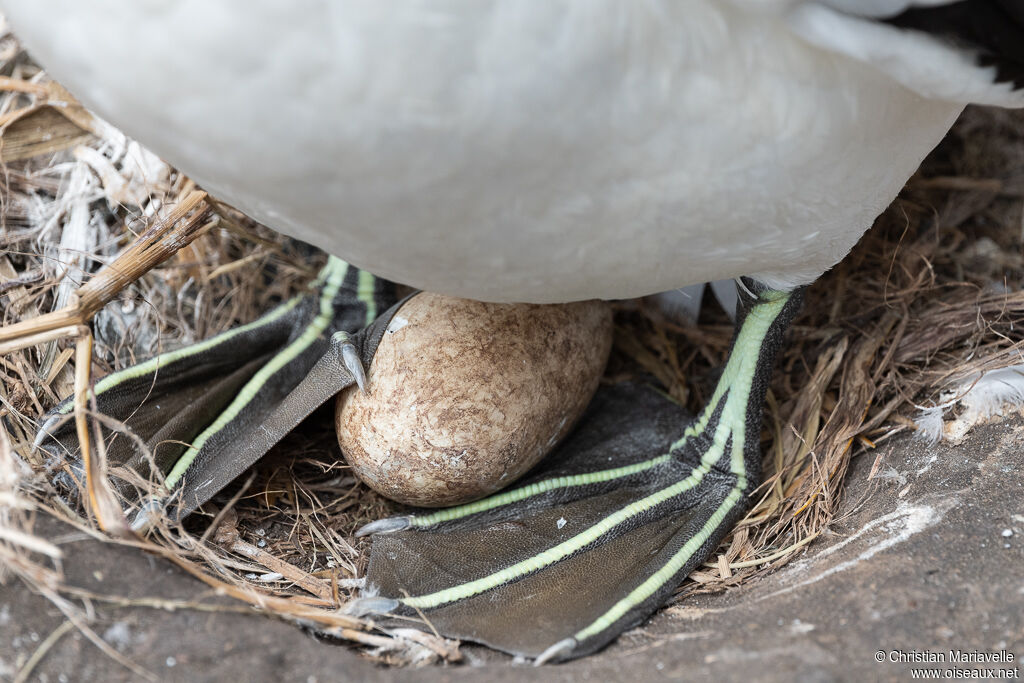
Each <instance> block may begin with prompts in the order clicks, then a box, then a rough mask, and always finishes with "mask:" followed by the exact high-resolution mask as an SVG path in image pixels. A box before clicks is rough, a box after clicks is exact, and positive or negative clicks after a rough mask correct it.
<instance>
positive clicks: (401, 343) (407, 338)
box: [336, 293, 612, 507]
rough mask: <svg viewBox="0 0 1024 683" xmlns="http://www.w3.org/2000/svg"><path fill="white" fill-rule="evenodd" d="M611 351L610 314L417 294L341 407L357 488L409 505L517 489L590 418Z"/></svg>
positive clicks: (593, 305)
mask: <svg viewBox="0 0 1024 683" xmlns="http://www.w3.org/2000/svg"><path fill="white" fill-rule="evenodd" d="M611 344H612V315H611V309H610V307H609V306H608V304H607V303H605V302H602V301H585V302H579V303H572V304H554V305H543V306H542V305H532V304H487V303H481V302H478V301H470V300H467V299H456V298H454V297H448V296H441V295H437V294H427V293H421V294H419V295H417V296H415V297H414V298H412V299H410V300H409V301H408V302H407V303H406V304H405V305H404V306H403V307H402V308H401V309H400V310H399V311H398V313H397V314H396V315H395V317H394V319H392V321H391V323H390V325H389V326H388V330H387V332H385V334H384V337H383V339H382V340H381V342H380V346H379V347H378V348H377V353H376V355H375V356H374V358H373V362H372V363H371V365H370V367H369V369H368V372H367V377H368V381H369V385H368V387H367V392H366V393H363V392H360V391H359V390H358V389H356V388H355V387H350V388H349V389H347V390H346V391H344V392H342V394H341V395H340V396H339V397H338V401H337V408H336V425H337V431H338V441H339V443H340V444H341V450H342V452H343V453H344V454H345V458H346V459H347V460H348V462H349V464H350V465H351V466H352V469H353V470H354V471H355V473H356V475H358V476H359V478H360V479H362V480H363V481H365V482H366V483H367V484H369V485H370V486H371V487H373V488H374V489H376V490H377V491H378V492H380V493H381V494H383V495H385V496H387V497H388V498H391V499H393V500H397V501H400V502H403V503H409V504H411V505H419V506H426V507H439V506H444V505H455V504H458V503H465V502H468V501H471V500H475V499H477V498H481V497H483V496H485V495H487V494H490V493H493V492H495V491H497V490H499V489H501V488H504V487H505V486H508V485H509V484H511V483H512V482H514V481H515V480H516V479H517V478H518V477H519V476H521V475H522V474H523V473H525V472H526V471H527V470H528V469H530V468H531V467H533V466H534V465H535V464H536V463H537V462H538V461H539V460H540V459H541V458H543V457H544V456H545V455H547V453H549V452H550V451H551V449H552V448H554V446H555V445H556V444H557V443H558V442H559V441H560V440H561V439H562V438H563V437H564V436H565V435H566V434H568V432H569V430H570V429H571V428H572V426H573V424H574V423H575V422H576V420H577V419H578V418H579V417H580V415H582V413H583V411H584V409H585V408H586V407H587V404H588V403H589V402H590V399H591V398H592V397H593V395H594V392H595V391H596V390H597V385H598V381H599V380H600V377H601V374H602V372H603V371H604V366H605V363H606V362H607V360H608V353H609V351H610V350H611Z"/></svg>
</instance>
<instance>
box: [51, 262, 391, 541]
mask: <svg viewBox="0 0 1024 683" xmlns="http://www.w3.org/2000/svg"><path fill="white" fill-rule="evenodd" d="M394 300H395V295H394V286H393V285H392V284H391V283H389V282H386V281H384V280H379V279H377V278H374V277H373V276H371V275H370V274H369V273H367V272H366V271H363V270H359V269H358V268H355V267H353V266H350V265H349V264H347V263H345V262H344V261H341V260H340V259H337V258H334V257H331V258H330V259H329V260H328V263H327V265H326V266H325V267H324V268H323V270H322V271H321V272H320V275H319V276H318V278H317V279H316V280H315V281H314V282H313V283H312V284H311V286H310V292H309V293H308V294H307V295H305V296H298V297H295V298H293V299H291V300H289V301H287V302H285V303H283V304H281V305H280V306H278V307H277V308H275V309H274V310H272V311H270V312H269V313H267V314H266V315H264V316H263V317H262V318H260V319H258V320H255V321H253V322H251V323H248V324H246V325H242V326H241V327H237V328H234V329H232V330H229V331H227V332H225V333H223V334H220V335H218V336H216V337H213V338H211V339H207V340H204V341H202V342H199V343H197V344H193V345H192V346H188V347H185V348H182V349H177V350H174V351H170V352H167V353H163V354H161V355H159V356H157V357H156V358H153V359H150V360H148V361H146V362H143V363H140V364H139V365H135V366H132V367H130V368H126V369H124V370H121V371H119V372H116V373H113V374H111V375H108V376H106V377H104V378H103V379H101V380H100V381H98V382H97V383H96V385H95V386H94V387H93V391H94V392H95V395H96V404H97V407H98V409H99V412H100V413H102V414H104V415H106V416H109V417H110V418H113V420H114V421H115V422H116V423H120V424H122V425H123V429H124V430H126V431H129V432H130V435H128V434H117V433H111V432H109V431H108V433H107V435H108V437H109V442H108V449H107V450H108V456H109V457H110V459H111V463H110V464H111V465H112V466H113V467H114V469H113V473H114V474H115V475H116V474H117V473H118V472H121V473H122V474H123V475H125V477H124V478H122V479H119V480H118V479H115V482H116V483H117V488H118V489H119V490H120V491H121V493H122V494H124V495H125V497H126V498H129V499H131V498H133V497H135V486H133V485H132V483H131V482H132V479H133V478H134V479H135V481H138V479H139V477H141V478H142V479H146V478H149V477H153V478H154V479H156V482H155V484H156V490H157V491H156V493H155V494H154V498H155V500H149V501H147V502H146V503H144V504H143V505H142V506H141V512H140V514H139V515H138V516H137V517H136V522H135V524H136V526H137V527H144V526H146V524H147V523H148V522H150V521H152V519H153V517H154V513H155V511H162V510H164V508H168V512H169V513H170V514H171V515H172V516H173V517H182V516H184V515H186V514H188V513H189V512H191V511H192V510H194V509H195V508H196V507H198V506H199V505H200V504H202V503H203V502H204V501H206V500H207V499H209V497H210V496H212V495H213V494H214V493H216V492H217V491H218V490H220V489H221V488H223V487H224V486H225V485H227V484H228V483H229V482H230V481H231V480H232V479H233V478H234V477H235V476H237V475H238V474H240V473H241V472H242V471H244V470H245V469H246V468H247V467H248V466H249V465H251V464H252V463H253V462H255V461H256V460H257V459H258V458H259V457H261V456H262V455H263V454H264V453H265V452H266V451H267V450H269V448H270V447H271V446H273V445H274V443H276V442H277V440H278V439H280V438H281V437H282V436H284V434H286V433H287V432H288V431H289V430H290V429H291V428H292V427H294V426H295V425H297V424H298V423H299V422H300V421H301V420H302V419H303V418H304V417H305V416H306V415H308V414H309V413H310V412H312V411H313V410H314V409H315V408H316V407H317V406H319V405H320V404H321V403H323V402H324V401H326V400H327V399H329V398H330V397H331V396H333V395H334V394H335V393H337V392H338V391H339V390H340V389H341V388H343V387H345V386H348V385H349V384H351V383H353V382H356V383H362V382H365V374H364V373H363V368H362V365H363V364H364V363H368V362H369V359H370V358H372V354H373V350H374V349H375V348H376V341H374V337H373V333H374V331H375V330H378V328H380V325H372V324H371V323H374V322H375V321H377V320H380V319H383V318H389V315H388V314H389V313H391V312H392V311H391V310H389V307H390V306H391V305H392V304H393V303H394ZM384 311H387V313H385V314H384V315H379V314H381V313H382V312H384ZM383 324H385V325H386V321H385V322H384V323H383ZM376 339H379V336H378V337H376ZM367 342H372V343H367ZM71 408H72V405H71V401H70V399H69V400H66V401H64V402H62V403H61V404H59V405H58V406H57V407H56V408H54V409H53V410H52V411H51V412H50V414H49V415H48V416H47V418H46V419H45V420H44V422H43V424H42V426H41V427H40V430H39V435H38V437H37V443H38V444H39V445H42V446H43V447H44V448H46V449H47V450H48V451H49V452H51V453H53V454H55V455H58V456H59V457H60V458H62V459H64V458H65V456H69V457H68V458H67V459H68V461H69V462H70V469H71V472H72V476H73V477H75V476H77V475H76V474H75V470H76V467H77V466H76V457H77V456H76V452H77V447H78V442H77V436H76V434H75V430H74V425H73V423H71V422H69V421H68V420H67V416H68V415H69V414H70V412H71ZM107 424H110V422H108V423H107ZM132 472H134V473H135V475H136V476H134V477H133V476H131V473H132Z"/></svg>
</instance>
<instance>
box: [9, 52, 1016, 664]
mask: <svg viewBox="0 0 1024 683" xmlns="http://www.w3.org/2000/svg"><path fill="white" fill-rule="evenodd" d="M0 74H3V75H2V76H0V130H2V137H0V159H2V162H3V174H2V176H0V183H2V194H0V199H2V220H3V222H2V226H0V247H2V251H0V307H2V309H0V310H2V320H0V322H2V323H3V325H5V326H7V327H6V328H5V329H4V330H0V350H2V351H4V352H6V353H5V354H4V355H0V583H4V582H9V581H11V580H12V575H13V576H14V577H17V578H19V579H20V580H22V581H25V582H27V583H29V584H30V585H31V586H32V587H33V588H34V589H35V590H37V591H38V592H40V593H42V594H43V595H46V596H47V597H49V598H50V599H51V600H52V601H53V602H54V604H56V605H57V606H58V607H59V608H60V609H61V610H62V611H64V613H65V614H66V615H67V616H68V618H69V620H71V621H72V622H73V623H74V624H75V625H76V626H77V627H78V628H80V629H82V630H83V632H85V633H86V635H89V637H90V638H91V639H92V640H93V641H94V642H97V641H99V643H102V640H101V639H98V637H96V636H95V634H94V633H92V632H91V629H90V626H89V621H88V618H87V612H86V611H85V610H84V609H83V608H82V606H81V605H80V604H79V602H80V597H79V596H78V595H77V594H76V592H75V588H74V587H73V586H69V585H68V584H66V583H65V582H64V579H63V574H62V572H61V565H60V563H59V558H60V556H61V552H60V549H59V548H58V547H56V546H54V545H52V544H51V543H49V542H48V541H46V540H45V539H44V538H40V537H38V536H36V535H34V534H33V532H32V529H33V520H34V519H35V516H36V515H37V514H38V513H39V512H40V511H43V512H45V513H47V514H50V515H53V516H55V517H58V518H60V519H62V520H64V521H66V522H68V523H70V524H73V525H74V526H76V527H78V528H79V529H82V530H84V531H86V532H87V533H89V534H90V535H92V536H94V537H96V538H101V539H103V540H105V541H107V542H109V543H121V544H130V545H134V546H138V547H142V548H144V549H146V550H148V551H150V552H152V553H155V554H157V555H160V556H162V557H164V558H167V559H168V560H170V561H172V562H174V563H175V564H177V565H178V566H180V567H182V568H184V569H186V570H187V571H189V572H191V573H192V574H194V575H195V576H196V577H198V578H199V579H200V580H201V581H203V582H204V583H205V584H207V585H209V586H212V587H215V588H217V589H218V590H219V591H220V592H221V593H224V594H228V595H231V596H233V597H235V598H237V599H238V600H240V601H242V602H243V603H246V604H248V605H250V606H251V609H252V610H253V611H258V612H263V613H267V614H272V615H275V616H277V617H279V618H284V619H288V620H291V621H294V622H296V623H301V624H304V625H312V626H314V627H315V628H316V629H317V630H318V631H319V632H321V633H323V634H325V635H327V636H331V637H334V638H337V639H339V640H341V641H345V642H348V643H351V644H352V646H353V647H355V648H357V649H358V650H359V651H360V653H361V654H362V655H363V656H366V657H370V658H373V659H376V660H378V661H381V662H385V663H388V664H424V663H429V662H436V661H457V660H458V659H459V658H460V656H461V655H460V648H459V644H458V643H456V642H453V641H449V640H445V639H443V638H440V637H438V636H437V635H434V634H431V633H430V632H429V630H428V631H426V632H421V631H418V630H411V629H398V630H394V629H392V630H385V629H382V628H380V627H378V626H377V625H375V624H374V623H373V622H372V621H370V620H367V619H361V618H355V617H352V616H348V615H346V614H345V613H344V611H343V609H342V608H343V606H344V605H345V604H346V602H347V601H349V600H351V599H352V598H353V597H355V593H356V591H357V589H358V587H359V585H360V582H359V577H360V576H362V575H363V573H364V571H365V568H366V563H367V555H368V551H369V544H368V542H367V541H366V540H365V539H356V538H355V536H354V531H355V530H356V529H357V528H358V527H360V526H361V525H363V524H364V523H366V522H369V521H371V520H373V519H377V518H379V517H382V516H388V515H390V514H396V513H398V512H400V510H399V509H398V507H397V505H396V504H394V503H391V502H389V501H387V500H384V499H382V498H381V497H379V496H378V495H377V494H375V493H374V492H373V491H371V490H370V489H368V488H367V487H365V486H364V485H362V484H361V483H359V482H358V481H357V480H356V479H355V478H354V477H353V476H352V475H351V473H350V472H349V470H348V468H347V466H346V465H345V463H344V461H343V460H341V459H340V457H339V453H338V449H337V445H336V441H335V438H334V435H333V426H332V423H331V421H330V417H329V416H325V415H323V414H314V416H312V417H311V418H310V419H309V420H308V421H307V422H306V423H305V424H304V427H303V428H302V429H300V430H297V431H296V432H295V433H293V434H291V435H290V436H288V437H287V438H286V439H285V440H284V441H283V442H282V443H281V444H279V445H278V446H276V447H275V448H274V449H273V450H272V451H271V452H270V453H269V454H268V455H267V456H266V457H265V458H264V459H263V460H262V461H261V462H260V463H259V464H258V465H257V466H256V467H255V468H254V469H253V470H252V471H251V472H250V473H249V474H247V475H244V476H243V477H242V478H241V480H239V481H236V482H235V483H234V484H233V485H232V486H231V487H229V488H228V489H227V490H225V491H223V492H222V493H221V494H219V495H218V496H217V497H215V498H214V500H213V501H212V502H211V504H208V505H206V506H204V508H203V509H202V511H201V512H199V513H197V514H195V515H193V516H192V517H190V518H189V519H188V520H186V523H185V524H183V525H176V526H165V527H162V528H160V529H158V530H157V531H156V533H154V534H153V535H151V536H150V537H149V538H148V539H146V540H140V539H138V538H135V537H134V536H131V535H130V534H128V533H126V532H125V530H124V529H123V528H120V527H118V525H117V524H116V523H108V524H107V525H106V529H105V530H101V528H100V525H98V523H97V517H99V518H100V519H101V520H102V519H103V518H104V517H106V518H107V519H108V520H110V519H114V518H116V516H117V513H116V511H115V510H112V508H111V506H116V505H117V502H116V501H113V500H108V499H103V497H102V496H100V498H99V499H97V500H94V501H93V503H94V505H93V506H91V507H90V509H89V510H88V511H86V510H79V509H75V508H73V507H70V506H69V505H68V504H66V503H65V502H64V501H63V500H62V498H61V497H60V495H59V493H58V492H57V491H55V490H54V489H53V488H52V486H51V484H50V483H49V482H50V479H51V477H52V474H53V470H54V468H55V467H56V465H55V464H54V463H52V462H45V461H44V460H43V458H42V457H41V456H40V454H39V453H37V452H34V451H33V449H32V447H31V443H32V440H33V437H34V435H35V430H36V425H37V424H38V420H39V418H40V416H41V415H42V414H43V413H44V412H45V411H46V410H47V409H48V408H50V407H52V406H53V405H54V404H55V403H56V402H58V401H59V400H60V399H62V398H64V397H66V396H68V395H71V394H72V393H73V391H74V388H75V384H76V378H77V381H78V382H79V383H80V386H84V384H82V383H83V382H84V381H85V380H86V379H87V378H88V377H89V376H90V375H91V377H92V378H94V379H95V378H98V377H100V376H102V375H103V374H106V373H109V372H112V371H114V370H117V369H120V368H123V367H125V366H127V365H130V364H132V363H134V362H136V361H138V360H141V359H144V358H148V357H151V356H153V355H155V354H157V353H159V352H160V351H162V350H167V349H170V348H174V347H178V346H182V345H185V344H189V343H192V342H195V341H197V340H200V339H203V338H206V337H209V336H211V335H214V334H216V333H219V332H222V331H224V330H226V329H228V328H230V327H232V326H234V325H237V324H239V323H243V322H247V321H250V320H253V319H254V318H256V317H257V316H258V315H259V314H260V313H261V312H263V311H266V310H268V309H269V308H271V307H272V306H273V305H275V304H276V303H278V302H280V301H282V300H283V299H285V298H286V297H289V296H291V295H293V294H295V293H297V292H299V291H301V290H303V289H304V287H305V285H306V283H307V282H308V280H309V279H310V278H312V277H313V276H314V275H315V273H316V270H317V268H318V266H319V264H320V262H321V261H319V259H320V258H321V256H320V255H313V254H311V252H310V249H309V248H308V247H306V246H305V245H302V244H300V243H297V242H294V241H292V240H290V239H288V238H285V237H283V236H281V235H279V234H277V233H274V232H273V231H271V230H269V229H267V228H265V227H263V226H261V225H258V224H256V223H254V222H253V221H251V220H249V219H247V218H246V217H244V216H243V215H241V214H239V213H238V212H236V211H234V210H232V209H231V208H230V207H226V206H223V205H221V204H219V203H217V202H216V201H214V200H213V199H211V198H209V197H206V196H205V194H203V193H202V192H201V191H199V190H197V188H195V186H194V184H193V183H192V182H191V181H190V180H189V179H188V178H187V177H185V176H183V175H182V174H180V173H178V172H177V171H176V170H175V169H173V168H170V167H169V166H167V165H166V164H165V163H164V162H162V161H161V160H160V159H158V158H157V157H155V156H154V155H152V154H151V153H149V152H148V151H146V150H145V149H144V148H142V147H141V146H139V145H138V144H137V143H135V142H133V141H132V140H130V139H128V138H126V137H125V136H124V135H123V134H122V133H120V132H119V131H117V130H115V129H113V128H112V127H110V126H109V125H107V124H105V123H103V122H102V121H99V120H97V119H95V118H94V117H93V116H92V115H90V114H89V112H87V111H86V110H84V109H83V108H82V107H81V106H79V105H78V104H77V103H75V102H74V100H73V99H72V98H71V97H70V96H69V95H68V94H67V93H66V92H65V91H64V90H63V89H62V88H61V87H60V86H59V85H58V84H56V83H54V82H53V81H50V80H49V79H47V77H46V75H45V74H44V73H43V72H42V71H41V70H40V69H39V68H38V67H37V66H35V65H34V64H33V63H32V62H31V60H30V59H29V58H28V57H27V56H26V55H25V54H24V53H23V52H22V51H21V49H20V46H19V44H18V42H17V40H16V38H15V37H14V36H12V35H10V34H9V33H8V34H4V35H3V36H2V37H0ZM1022 162H1024V118H1022V117H1021V116H1020V115H1019V114H1016V113H1011V112H1005V111H984V110H970V111H968V112H967V114H966V115H965V116H964V117H963V118H962V119H961V121H960V122H959V123H958V124H957V126H956V128H955V129H954V131H953V133H952V134H951V135H950V136H949V137H948V138H947V140H946V141H945V142H944V143H943V145H942V146H941V147H940V148H939V150H937V151H936V152H935V153H934V154H933V155H932V156H931V157H930V158H929V160H928V161H927V162H926V163H925V165H924V167H923V170H922V171H921V172H919V174H918V175H916V176H915V177H914V178H913V179H911V181H910V182H909V184H908V186H907V188H906V189H905V191H904V192H903V193H902V194H901V196H900V198H899V199H898V200H897V202H896V203H894V205H893V206H892V207H890V209H889V210H887V211H886V213H885V214H884V215H883V216H881V217H880V218H879V219H878V221H877V222H876V225H875V226H874V227H873V228H872V230H871V231H870V232H869V233H868V234H867V235H866V236H865V237H864V239H862V240H861V242H860V243H859V245H858V246H857V247H856V248H855V249H854V251H853V253H851V254H850V255H849V257H848V258H847V259H846V260H844V261H843V262H842V263H841V264H840V265H838V266H837V267H836V268H834V269H833V270H832V271H831V272H829V273H827V274H826V275H825V276H824V277H822V278H821V279H820V280H819V281H818V282H817V283H815V284H814V285H813V286H812V287H810V289H809V290H808V292H807V296H806V303H805V305H804V309H803V312H802V313H801V314H800V316H799V317H798V318H797V320H796V321H795V323H794V325H793V329H792V330H791V332H790V336H789V343H788V344H787V346H786V347H785V348H784V349H783V351H782V353H781V357H780V359H779V362H778V363H779V366H780V369H779V371H778V372H776V374H775V378H774V383H773V384H772V387H771V390H770V392H769V396H768V401H767V411H766V420H765V428H764V431H763V434H762V446H763V452H764V468H763V469H764V478H765V481H764V483H763V485H762V486H761V487H760V488H759V489H758V490H757V492H756V494H755V500H756V505H755V506H754V507H753V509H752V510H751V511H750V513H749V514H748V515H747V517H746V518H745V519H744V520H743V521H742V522H741V523H740V524H739V525H738V526H737V528H736V529H735V531H734V532H733V533H732V534H731V535H730V536H729V537H728V538H727V539H726V540H725V541H724V543H723V544H722V546H721V547H720V548H719V549H718V551H717V552H716V553H715V555H714V556H713V560H712V561H710V562H708V563H707V564H706V565H705V566H704V567H702V568H700V569H699V570H698V571H696V572H694V573H693V574H692V575H691V577H690V578H689V579H688V580H687V582H686V583H685V584H684V585H683V586H681V587H680V589H679V591H678V594H677V598H676V599H677V600H681V599H684V598H685V597H686V596H687V595H690V594H693V593H696V592H711V591H722V590H727V589H729V588H732V587H734V586H738V585H740V584H743V583H745V582H748V581H751V580H756V578H757V577H758V576H760V575H762V574H764V573H767V572H771V571H773V570H775V569H777V568H778V567H780V566H782V565H784V564H785V563H787V562H789V561H790V560H791V559H792V558H793V557H795V556H796V555H797V554H798V553H800V552H801V550H802V549H803V548H805V547H806V546H807V545H808V543H810V542H811V541H813V540H814V539H815V538H816V537H817V536H818V535H819V534H821V533H822V532H823V531H824V530H825V529H827V528H828V525H829V524H830V523H832V522H833V521H834V520H835V517H836V515H837V514H838V513H839V511H840V502H841V500H842V498H843V490H844V487H843V481H844V477H845V475H846V472H847V468H848V466H849V464H850V460H851V458H853V457H859V456H861V455H864V454H866V455H867V457H870V458H873V459H875V467H876V469H877V467H878V466H879V465H880V464H881V463H882V462H883V461H884V458H885V456H886V454H887V450H886V445H885V444H886V442H887V441H889V440H890V439H892V437H893V436H895V435H896V434H899V433H900V432H904V431H907V430H909V429H913V428H914V423H913V421H912V419H911V418H912V416H913V415H914V414H915V412H917V410H918V409H919V408H921V407H924V406H929V405H933V404H934V403H935V402H936V401H937V399H938V396H939V392H940V391H941V390H942V388H943V387H945V386H947V385H949V384H950V383H951V382H954V381H955V380H957V379H958V378H962V377H964V376H968V375H970V374H971V373H974V372H977V371H979V370H989V369H994V368H999V367H1005V366H1008V365H1012V364H1016V363H1020V362H1021V360H1022V359H1021V346H1022V343H1024V336H1022V332H1021V330H1022V329H1024V328H1022V326H1021V323H1022V322H1024V287H1022V284H1024V282H1022V278H1024V258H1022V250H1021V237H1022V236H1021V226H1022V218H1021V215H1022V211H1021V209H1022V198H1024V163H1022ZM737 191H738V192H739V191H742V188H738V189H737ZM182 245H185V246H182ZM126 254H127V256H126ZM118 257H120V258H118ZM115 259H118V264H119V267H118V268H117V269H110V268H107V269H105V270H104V267H105V266H108V265H109V264H110V263H112V262H113V261H114V260H115ZM126 265H127V267H124V266H126ZM705 308H706V310H705V312H704V313H703V314H702V315H703V318H702V321H701V324H700V325H697V326H680V325H677V324H674V323H672V322H669V321H666V320H664V319H662V318H661V317H660V316H659V314H658V313H657V311H654V310H651V309H649V308H648V307H646V306H645V305H644V304H642V303H639V304H638V303H636V302H633V303H625V302H624V303H621V304H619V305H618V306H617V318H616V321H617V322H616V345H615V350H614V351H613V357H612V360H611V362H610V364H609V368H608V371H607V373H606V377H605V380H604V381H606V382H616V381H622V380H625V379H637V378H640V379H642V380H643V381H648V382H651V383H653V384H655V385H656V386H658V388H659V389H661V390H662V391H663V392H665V393H666V394H667V395H669V396H671V397H672V398H674V399H675V400H677V401H678V402H679V403H681V404H682V405H684V406H686V407H687V408H689V409H690V410H691V411H692V412H696V411H698V410H699V408H700V406H701V405H702V404H703V402H704V400H705V399H706V398H707V397H708V396H709V394H710V392H711V390H712V389H713V387H714V380H715V369H716V368H718V367H720V366H721V365H722V363H723V361H724V358H725V355H726V353H727V351H728V347H729V341H730V337H731V334H732V326H731V324H730V322H729V320H728V318H727V317H726V316H725V314H724V312H721V311H720V310H718V311H716V310H715V307H714V305H708V306H706V307H705ZM40 321H42V322H40ZM12 330H13V332H12ZM12 340H14V341H12ZM89 340H91V341H92V346H91V349H90V348H89V343H88V342H89ZM15 347H17V348H15ZM12 349H14V350H12ZM90 361H91V362H90ZM83 419H84V418H83ZM105 506H106V507H105ZM117 597H118V596H113V595H111V596H99V597H97V596H95V595H93V596H91V599H93V600H103V599H109V600H115V601H116V599H117ZM90 634H91V635H90ZM104 649H105V651H108V653H110V654H111V656H119V655H117V653H116V652H110V648H109V647H106V648H104Z"/></svg>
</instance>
